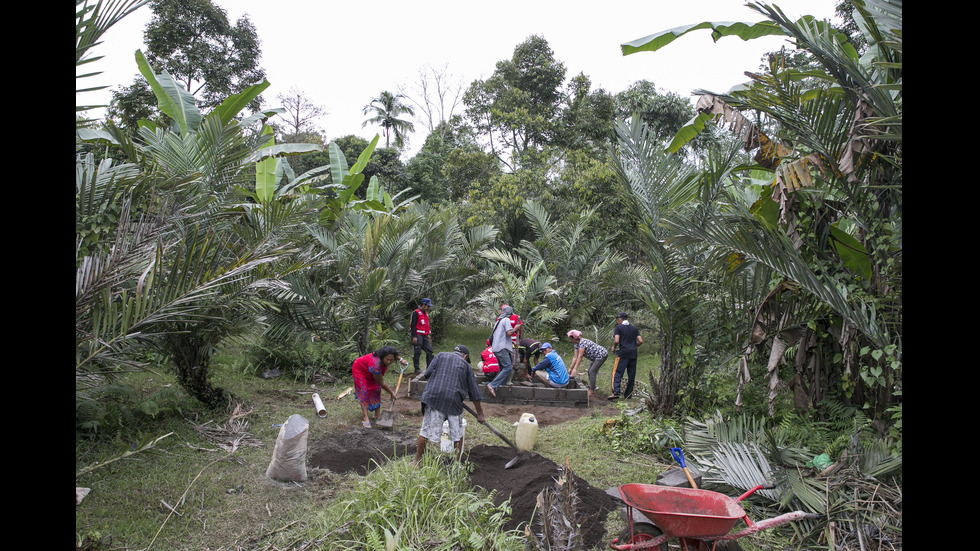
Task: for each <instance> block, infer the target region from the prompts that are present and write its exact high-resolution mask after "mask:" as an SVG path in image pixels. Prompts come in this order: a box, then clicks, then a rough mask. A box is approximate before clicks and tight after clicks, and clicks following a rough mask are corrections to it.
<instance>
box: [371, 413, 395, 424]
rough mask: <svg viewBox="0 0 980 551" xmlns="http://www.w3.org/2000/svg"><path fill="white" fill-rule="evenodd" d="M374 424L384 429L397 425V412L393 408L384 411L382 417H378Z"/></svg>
mask: <svg viewBox="0 0 980 551" xmlns="http://www.w3.org/2000/svg"><path fill="white" fill-rule="evenodd" d="M374 425H375V426H376V427H378V428H382V429H390V428H392V427H393V426H394V425H395V412H394V411H391V410H388V411H382V412H381V417H378V420H377V421H375V422H374Z"/></svg>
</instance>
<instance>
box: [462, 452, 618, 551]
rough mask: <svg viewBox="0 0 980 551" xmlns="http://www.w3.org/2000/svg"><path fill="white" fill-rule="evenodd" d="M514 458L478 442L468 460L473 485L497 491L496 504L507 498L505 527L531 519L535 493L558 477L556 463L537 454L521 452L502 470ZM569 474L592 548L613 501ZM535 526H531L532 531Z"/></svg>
mask: <svg viewBox="0 0 980 551" xmlns="http://www.w3.org/2000/svg"><path fill="white" fill-rule="evenodd" d="M513 458H514V451H513V450H512V449H510V448H506V447H502V446H485V445H479V446H476V447H474V448H473V449H471V450H470V451H469V461H470V462H472V463H474V464H475V466H474V467H473V472H472V473H471V474H470V481H471V482H472V483H473V485H474V486H480V487H482V488H484V489H486V490H496V491H497V493H496V494H495V495H494V503H496V504H498V505H499V504H500V503H503V502H504V500H506V499H507V498H510V500H511V501H510V507H511V519H510V520H509V521H508V522H507V524H506V525H505V527H506V528H507V529H508V530H513V529H515V528H518V527H519V525H521V524H526V523H528V522H530V521H531V515H532V514H533V513H534V507H535V505H536V504H537V496H538V492H540V491H541V490H543V489H545V488H547V487H549V486H553V485H554V484H555V479H556V478H557V477H558V465H556V464H555V462H554V461H551V460H550V459H547V458H545V457H542V456H540V455H538V454H536V453H528V454H522V455H521V461H520V462H519V463H518V464H517V465H515V466H514V467H512V468H510V469H506V470H505V469H504V465H505V464H506V463H507V462H508V461H510V460H511V459H513ZM572 476H573V477H574V480H575V487H576V489H577V490H578V497H579V499H580V500H581V504H580V505H579V510H578V512H579V515H580V516H581V518H580V521H581V525H582V535H583V540H584V542H585V546H586V548H587V549H591V548H593V547H595V546H597V545H600V544H601V543H602V541H603V539H604V538H605V535H606V529H605V527H604V526H603V524H604V522H605V520H606V515H607V514H608V513H609V511H611V510H613V509H615V507H616V503H615V501H614V500H613V498H611V497H609V495H608V494H606V492H604V491H602V490H599V489H597V488H594V487H592V486H591V485H589V483H588V482H586V481H585V480H582V479H581V478H579V477H577V476H575V475H574V472H573V473H572ZM536 529H537V527H536V526H532V530H536Z"/></svg>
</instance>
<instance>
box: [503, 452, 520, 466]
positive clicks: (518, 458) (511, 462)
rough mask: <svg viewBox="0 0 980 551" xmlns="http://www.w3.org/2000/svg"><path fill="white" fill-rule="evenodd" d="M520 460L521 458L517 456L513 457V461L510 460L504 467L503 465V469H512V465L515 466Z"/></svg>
mask: <svg viewBox="0 0 980 551" xmlns="http://www.w3.org/2000/svg"><path fill="white" fill-rule="evenodd" d="M520 460H521V456H519V455H517V456H514V459H511V460H510V461H508V462H507V464H506V465H504V469H509V468H511V467H513V466H514V465H517V463H518V462H519V461H520Z"/></svg>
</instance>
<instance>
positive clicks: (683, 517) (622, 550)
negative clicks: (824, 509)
mask: <svg viewBox="0 0 980 551" xmlns="http://www.w3.org/2000/svg"><path fill="white" fill-rule="evenodd" d="M765 487H766V486H762V485H759V486H756V487H755V488H752V489H751V490H749V491H747V492H745V493H744V494H742V495H740V496H739V497H737V498H735V499H732V498H730V497H728V496H726V495H725V494H720V493H718V492H712V491H710V490H694V489H691V488H673V487H669V486H656V485H653V484H624V485H622V486H620V487H619V494H620V495H621V496H622V498H623V502H625V503H626V507H627V513H628V514H627V518H629V519H630V520H629V526H627V527H626V529H625V530H623V533H622V534H621V535H620V536H619V537H618V538H616V539H615V540H613V541H612V543H611V544H610V546H611V547H612V548H613V549H617V550H619V551H627V550H630V551H632V550H634V549H637V550H638V549H659V551H667V541H668V540H670V539H672V538H677V539H679V540H680V543H681V549H685V550H695V551H703V550H713V549H715V547H716V546H717V545H718V542H719V541H726V540H736V539H739V538H742V537H745V536H747V535H749V534H754V533H756V532H761V531H762V530H767V529H769V528H773V527H775V526H779V525H781V524H785V523H787V522H792V521H794V520H800V519H804V518H808V519H818V518H820V515H817V514H812V513H804V512H803V511H795V512H792V513H786V514H784V515H780V516H778V517H775V518H771V519H766V520H761V521H759V522H758V523H753V522H752V521H751V520H749V517H748V515H746V514H745V510H744V509H742V506H741V505H739V503H738V502H739V501H742V500H743V499H745V498H747V497H748V496H750V495H752V494H753V493H755V492H756V491H757V490H759V489H761V488H765ZM633 509H636V510H638V511H640V512H641V513H643V515H644V516H645V517H647V518H648V519H650V522H652V524H647V523H643V522H637V523H634V522H633V511H632V510H633ZM739 519H741V520H744V521H745V524H746V525H747V526H746V527H745V528H743V529H742V530H739V531H738V532H734V533H731V534H730V533H729V532H731V530H732V528H733V527H734V526H735V523H737V522H738V521H739Z"/></svg>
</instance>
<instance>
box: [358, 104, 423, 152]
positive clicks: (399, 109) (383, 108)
mask: <svg viewBox="0 0 980 551" xmlns="http://www.w3.org/2000/svg"><path fill="white" fill-rule="evenodd" d="M403 98H405V96H404V95H403V94H392V93H391V92H388V91H384V92H381V94H380V95H379V96H378V97H376V98H374V99H372V100H371V103H369V104H367V105H365V106H364V114H365V115H368V114H371V115H373V116H372V117H371V118H369V119H367V120H366V121H364V123H363V124H361V128H364V127H366V126H368V125H369V124H370V125H377V126H380V127H381V128H382V129H383V130H384V133H385V147H391V136H392V134H394V136H395V148H396V149H401V148H402V147H404V146H405V143H406V141H407V139H408V138H407V137H406V133H408V132H414V131H415V125H414V124H412V123H411V122H410V121H407V120H405V119H402V118H399V117H402V116H403V115H409V116H414V115H415V110H414V109H413V108H412V106H410V105H406V104H405V103H404V102H403V101H402V99H403Z"/></svg>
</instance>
